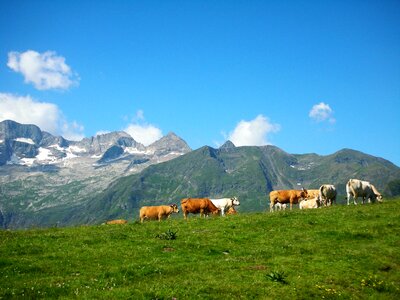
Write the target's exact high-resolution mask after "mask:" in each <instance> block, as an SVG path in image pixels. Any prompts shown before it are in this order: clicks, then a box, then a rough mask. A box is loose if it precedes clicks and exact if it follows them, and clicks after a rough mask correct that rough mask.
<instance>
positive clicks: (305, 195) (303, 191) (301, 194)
mask: <svg viewBox="0 0 400 300" xmlns="http://www.w3.org/2000/svg"><path fill="white" fill-rule="evenodd" d="M307 196H308V193H307V190H306V189H305V188H301V192H300V197H301V198H303V199H306V198H307Z"/></svg>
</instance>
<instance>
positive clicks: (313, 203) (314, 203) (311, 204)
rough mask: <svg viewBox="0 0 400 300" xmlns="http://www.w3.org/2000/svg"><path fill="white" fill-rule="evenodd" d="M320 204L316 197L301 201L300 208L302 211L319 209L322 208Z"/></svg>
mask: <svg viewBox="0 0 400 300" xmlns="http://www.w3.org/2000/svg"><path fill="white" fill-rule="evenodd" d="M320 204H321V202H320V200H319V197H315V198H312V199H307V200H303V201H300V203H299V208H300V209H308V208H318V207H319V206H320Z"/></svg>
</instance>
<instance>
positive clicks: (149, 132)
mask: <svg viewBox="0 0 400 300" xmlns="http://www.w3.org/2000/svg"><path fill="white" fill-rule="evenodd" d="M124 131H125V132H126V133H128V134H130V135H131V136H132V137H133V139H134V140H135V141H137V142H139V143H141V144H143V145H145V146H148V145H150V144H152V143H154V142H155V141H157V140H159V139H160V138H162V137H163V134H162V131H161V129H159V128H157V127H156V126H154V125H152V124H147V123H146V122H145V117H144V112H143V110H138V111H137V112H136V116H135V118H134V120H133V122H132V123H131V124H129V125H128V126H127V127H126V128H125V129H124Z"/></svg>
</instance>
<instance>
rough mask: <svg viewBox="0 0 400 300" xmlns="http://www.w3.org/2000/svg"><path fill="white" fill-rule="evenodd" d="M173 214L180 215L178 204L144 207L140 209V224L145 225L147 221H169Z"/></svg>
mask: <svg viewBox="0 0 400 300" xmlns="http://www.w3.org/2000/svg"><path fill="white" fill-rule="evenodd" d="M172 213H179V209H178V206H177V205H176V204H171V205H160V206H143V207H141V208H140V213H139V214H140V222H142V223H143V221H144V220H145V219H150V220H158V221H159V222H160V221H161V220H162V219H167V218H169V217H170V216H171V214H172Z"/></svg>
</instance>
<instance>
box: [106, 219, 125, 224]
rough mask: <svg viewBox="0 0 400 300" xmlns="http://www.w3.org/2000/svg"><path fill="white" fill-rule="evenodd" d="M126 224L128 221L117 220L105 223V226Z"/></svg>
mask: <svg viewBox="0 0 400 300" xmlns="http://www.w3.org/2000/svg"><path fill="white" fill-rule="evenodd" d="M126 223H128V221H127V220H124V219H118V220H112V221H107V222H106V224H107V225H114V224H126Z"/></svg>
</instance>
